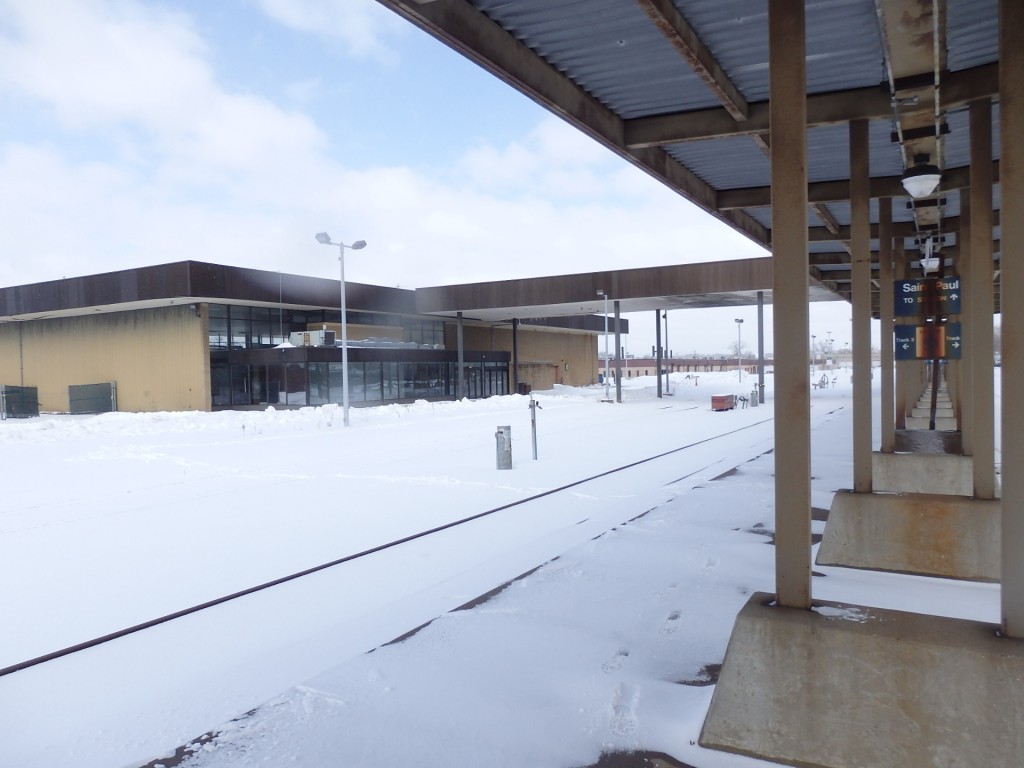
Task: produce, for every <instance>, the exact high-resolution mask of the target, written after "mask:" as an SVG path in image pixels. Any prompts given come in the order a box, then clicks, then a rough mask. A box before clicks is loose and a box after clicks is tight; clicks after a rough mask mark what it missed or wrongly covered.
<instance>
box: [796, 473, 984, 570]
mask: <svg viewBox="0 0 1024 768" xmlns="http://www.w3.org/2000/svg"><path fill="white" fill-rule="evenodd" d="M1001 507H1002V505H1001V503H1000V502H998V501H985V500H982V499H971V498H967V497H964V496H941V495H935V494H881V493H854V492H853V491H839V492H837V493H836V495H835V497H834V498H833V499H832V508H831V510H829V514H828V524H827V525H826V526H825V534H824V536H823V537H822V540H821V546H820V547H819V549H818V557H817V559H816V560H815V562H816V563H817V564H818V565H838V566H844V567H848V568H869V569H872V570H878V571H897V572H899V573H913V574H917V575H920V576H939V577H943V578H950V579H967V580H971V581H999V578H1000V561H1001V557H1000V547H999V528H1000V513H1001Z"/></svg>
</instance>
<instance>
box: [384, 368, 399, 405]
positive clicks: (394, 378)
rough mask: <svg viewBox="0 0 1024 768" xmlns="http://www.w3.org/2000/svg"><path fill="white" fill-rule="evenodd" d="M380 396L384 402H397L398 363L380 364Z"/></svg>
mask: <svg viewBox="0 0 1024 768" xmlns="http://www.w3.org/2000/svg"><path fill="white" fill-rule="evenodd" d="M381 368H382V383H381V387H382V394H383V398H382V399H384V400H397V399H398V398H399V392H400V391H401V387H400V386H399V379H398V375H399V369H398V363H382V364H381Z"/></svg>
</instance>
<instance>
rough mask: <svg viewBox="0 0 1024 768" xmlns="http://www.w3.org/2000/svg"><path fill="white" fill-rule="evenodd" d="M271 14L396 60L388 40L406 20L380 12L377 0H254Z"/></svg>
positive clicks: (358, 50) (361, 53)
mask: <svg viewBox="0 0 1024 768" xmlns="http://www.w3.org/2000/svg"><path fill="white" fill-rule="evenodd" d="M255 2H256V4H257V5H258V6H259V7H260V8H261V9H262V11H263V12H264V13H265V14H266V15H267V16H269V17H270V18H272V19H274V20H275V21H277V22H278V23H279V24H283V25H284V26H286V27H289V28H291V29H295V30H298V31H300V32H308V33H311V34H315V35H321V36H324V37H327V38H330V39H334V40H339V41H341V42H342V44H343V45H344V46H345V49H346V51H347V52H348V53H349V54H350V55H352V56H357V57H360V58H369V59H374V60H376V61H379V62H381V63H384V64H393V63H394V62H395V60H396V58H397V53H396V52H395V50H394V49H393V48H391V46H390V45H388V44H387V43H386V42H385V37H389V36H393V35H394V34H395V33H396V32H397V31H398V30H402V31H404V30H405V28H406V26H407V25H406V24H405V23H404V22H402V21H401V20H400V19H399V18H398V17H397V16H394V15H393V14H381V13H380V12H379V10H378V9H377V8H376V7H375V6H376V5H377V3H376V2H375V0H341V1H340V2H339V0H255Z"/></svg>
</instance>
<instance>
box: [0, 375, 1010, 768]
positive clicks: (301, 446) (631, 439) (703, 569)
mask: <svg viewBox="0 0 1024 768" xmlns="http://www.w3.org/2000/svg"><path fill="white" fill-rule="evenodd" d="M999 370H1000V369H996V384H995V386H996V389H995V393H996V407H997V409H998V407H999V399H998V393H999V391H1000V390H999V379H998V372H999ZM880 378H881V377H879V376H876V377H875V378H874V380H873V389H874V396H875V398H876V399H875V402H874V412H875V413H876V414H877V413H878V400H877V398H878V396H879V386H880V385H879V380H880ZM772 379H773V377H771V376H768V377H767V379H766V384H767V387H766V402H765V404H764V405H763V406H758V407H756V408H754V407H748V408H737V409H735V410H731V411H722V412H716V411H712V410H711V408H710V405H711V402H710V401H711V396H712V394H721V393H732V394H742V393H743V392H744V391H745V390H746V388H747V386H748V383H747V380H746V379H745V380H744V382H742V383H741V382H738V381H737V380H736V379H735V378H734V376H733V374H732V372H725V373H713V374H702V375H701V377H700V378H699V380H697V381H695V380H694V379H693V378H692V377H691V378H689V379H688V378H686V376H685V374H682V373H678V374H674V375H673V382H672V392H673V394H672V396H670V397H663V398H660V399H659V398H657V397H655V382H654V379H653V378H651V377H633V378H631V379H628V380H626V381H624V382H623V385H624V386H623V390H624V391H623V403H621V404H608V403H602V402H600V401H601V399H602V398H603V396H604V388H603V387H600V386H592V387H583V388H569V387H557V388H555V389H554V390H551V391H546V392H539V393H536V399H537V402H538V403H540V405H541V408H540V410H538V411H536V412H535V415H536V418H537V455H538V458H537V459H536V460H534V459H533V458H532V450H531V449H532V445H531V439H530V418H531V410H530V408H528V407H527V404H528V398H526V397H524V396H520V395H509V396H504V397H494V398H488V399H486V400H476V401H468V400H465V401H460V402H443V403H427V402H423V401H421V402H418V403H410V404H406V405H387V406H380V407H373V408H356V409H353V411H352V414H351V416H352V419H351V422H352V425H351V427H349V428H344V427H342V425H341V424H342V419H341V412H340V409H339V408H338V406H336V405H327V406H322V407H318V408H302V409H295V410H276V409H274V408H267V409H265V410H263V411H222V412H217V413H203V412H190V413H184V412H180V413H108V414H102V415H96V416H70V415H60V414H44V415H43V416H41V417H39V418H33V419H8V420H6V421H0V465H2V466H3V467H4V469H5V472H6V473H7V475H8V476H9V477H12V478H18V482H13V483H8V484H7V487H5V491H4V504H3V505H2V507H0V584H2V585H4V588H2V589H0V615H2V616H3V617H4V620H5V627H10V628H13V629H14V631H5V632H0V670H2V669H5V668H7V667H10V666H13V665H17V664H19V663H20V662H23V661H27V660H30V659H34V658H37V657H39V656H42V655H44V654H47V653H51V652H54V651H57V650H60V649H63V648H66V647H68V646H71V645H73V644H76V643H81V642H84V641H87V640H90V639H92V638H96V637H100V636H102V635H105V634H107V633H111V632H114V631H116V630H118V629H120V628H122V627H129V626H133V625H135V624H138V623H141V622H144V621H147V620H150V619H155V618H157V617H160V616H164V615H167V614H170V613H172V612H175V611H179V610H182V609H185V608H187V607H189V606H194V605H197V604H200V603H203V602H205V601H209V600H213V599H215V598H218V597H221V596H224V595H229V594H232V593H235V592H238V591H241V590H244V589H246V588H249V587H252V586H255V585H258V584H263V583H267V582H269V581H271V580H274V579H277V578H280V577H283V576H286V575H288V574H293V573H296V572H299V571H302V570H305V569H307V568H312V567H315V566H318V565H321V564H324V563H329V562H332V561H334V560H337V559H339V558H342V557H346V556H348V555H351V554H353V553H358V552H361V551H367V550H370V549H371V548H375V547H377V546H379V545H381V544H384V543H386V542H391V541H394V540H396V539H399V538H401V537H404V536H409V535H411V534H414V533H418V532H421V531H425V530H429V529H431V528H435V527H440V526H442V525H445V524H447V523H449V522H452V521H456V520H463V519H466V518H469V517H472V516H475V515H477V514H479V513H481V512H484V511H486V510H497V511H495V512H494V513H493V514H490V515H487V516H486V517H480V518H477V519H475V520H472V521H470V522H466V523H464V524H461V525H458V526H454V527H451V528H447V529H445V530H443V531H438V532H437V533H435V534H431V535H429V536H425V537H421V538H418V539H415V540H410V541H408V542H405V543H403V544H401V545H399V546H395V547H392V548H389V549H385V550H380V551H377V552H375V553H373V554H372V555H368V556H365V557H361V558H359V559H356V560H351V561H349V562H346V563H343V564H339V565H337V566H335V567H331V568H328V569H324V570H320V571H318V572H316V573H315V574H311V575H309V576H306V577H302V578H299V579H295V580H292V581H289V582H286V583H283V584H280V585H278V586H275V587H272V588H269V589H266V590H263V591H260V592H256V593H253V594H250V595H247V596H245V597H244V598H241V599H238V600H233V601H230V602H227V603H223V604H221V605H219V606H217V607H214V608H210V609H208V610H203V611H200V612H196V613H192V614H190V615H188V616H185V617H182V618H179V619H176V620H173V621H169V622H166V623H163V624H159V625H157V626H155V627H152V628H150V629H146V630H144V631H140V632H137V633H134V634H132V635H129V636H127V637H124V638H121V639H118V640H115V641H112V642H108V643H104V644H101V645H98V646H95V647H92V648H89V649H87V650H84V651H81V652H77V653H74V654H71V655H68V656H64V657H61V658H59V659H56V660H52V661H48V662H44V663H41V664H38V665H35V666H32V667H29V668H27V669H22V670H19V671H15V672H12V673H10V674H0V745H2V750H0V764H2V765H3V766H4V768H39V767H40V766H75V768H110V766H138V765H142V764H144V763H147V762H148V761H150V760H154V758H157V757H158V756H166V755H169V754H171V753H172V752H173V751H174V750H175V748H176V747H179V746H181V745H184V744H186V743H187V742H189V741H190V740H192V739H195V738H196V737H198V736H200V735H201V734H204V733H207V732H209V731H211V730H215V731H219V732H220V735H219V736H218V737H217V739H215V740H213V742H211V743H207V744H205V745H204V746H202V747H200V748H197V749H196V750H194V751H195V752H196V754H195V755H194V756H193V758H192V759H191V760H189V761H188V762H186V763H184V764H183V768H186V766H187V768H200V767H201V768H218V767H219V766H238V765H256V764H260V765H273V766H282V765H288V766H309V768H322V766H325V765H344V766H361V767H365V768H370V767H371V766H372V767H376V766H380V767H381V768H385V767H387V768H393V766H398V765H416V766H420V767H422V768H433V767H434V766H436V767H437V768H449V767H450V766H470V765H472V766H477V765H486V766H489V767H490V768H505V767H506V766H508V768H521V767H522V766H531V767H532V768H547V767H548V766H551V767H552V768H553V767H554V766H584V765H593V764H594V763H596V762H597V760H598V757H599V755H600V753H601V752H609V751H613V750H629V749H641V750H653V751H660V752H665V753H668V754H670V755H672V756H673V757H675V758H676V759H677V760H679V761H681V762H683V763H686V764H687V765H693V766H697V768H738V766H743V767H744V768H748V767H749V768H754V766H763V765H764V764H763V763H759V762H755V761H752V760H747V759H743V758H737V757H736V756H732V755H723V754H720V753H715V752H711V751H709V750H704V749H701V748H700V747H699V746H697V745H696V743H695V742H696V739H697V734H698V732H699V730H700V727H701V723H702V721H703V718H704V714H705V713H706V711H707V707H708V703H709V701H710V698H711V694H712V691H713V687H712V686H710V685H708V684H709V683H711V682H712V677H711V673H710V670H709V665H715V664H719V663H721V662H722V660H723V658H724V654H725V651H726V644H727V643H728V640H729V636H730V633H731V631H732V627H733V623H734V620H735V616H736V613H737V612H738V611H739V610H740V608H741V607H742V606H743V605H744V604H745V603H746V601H747V600H748V599H749V598H750V595H751V594H752V593H754V592H758V591H761V592H772V591H774V552H775V550H774V547H772V546H769V543H770V541H771V533H772V531H773V529H774V524H773V519H774V518H773V514H774V513H773V506H774V490H773V489H774V454H773V453H772V447H773V445H774V434H775V428H776V424H775V422H774V419H773V415H774V413H773V411H774V402H775V400H774V394H775V393H774V390H773V381H772ZM810 403H811V409H810V420H811V424H812V430H811V434H810V440H811V448H812V451H811V456H812V464H813V466H812V473H811V499H810V501H811V504H812V505H813V506H814V507H816V508H818V509H821V510H827V509H829V507H830V506H831V501H832V497H833V494H834V492H835V491H836V490H837V489H839V488H849V487H850V484H851V482H852V461H851V458H850V457H851V451H852V444H853V438H852V432H853V420H852V417H851V411H852V408H851V403H852V385H851V384H850V382H849V377H848V376H845V375H843V376H837V377H836V383H835V385H834V386H833V387H829V388H826V389H814V390H812V391H811V393H810ZM997 413H998V411H997ZM499 424H500V425H508V426H510V427H511V435H512V468H511V469H510V470H498V469H497V468H496V456H495V442H496V441H495V437H494V435H495V425H499ZM996 424H997V425H998V424H999V420H998V416H997V418H996ZM875 425H876V429H875V435H874V442H873V444H874V445H875V446H877V445H878V439H879V433H878V429H877V425H878V421H877V419H876V421H875ZM997 441H998V431H997ZM997 444H998V443H997ZM998 456H999V454H997V459H998ZM655 457H657V458H655ZM55 477H56V478H60V482H53V481H52V480H53V478H55ZM824 526H825V524H824V523H823V522H821V521H818V520H815V521H814V522H813V523H812V529H813V532H814V533H816V534H820V533H822V532H823V530H824ZM535 568H536V569H537V570H536V571H534V569H535ZM814 571H815V578H814V579H813V586H812V588H813V595H814V599H815V601H822V600H829V601H837V602H839V603H842V604H844V605H846V606H848V608H847V609H844V610H843V611H841V612H839V613H835V612H833V613H831V614H830V615H826V614H823V615H826V616H827V620H837V621H839V620H855V621H865V620H872V619H871V618H870V614H869V609H864V608H856V607H854V606H873V607H876V608H888V609H898V610H906V611H912V612H915V613H929V614H934V615H939V616H952V617H960V618H967V619H973V620H976V621H983V622H986V623H989V624H997V623H998V621H999V586H998V584H993V583H977V582H969V581H956V580H949V579H931V578H924V577H919V576H911V575H906V574H893V573H881V572H872V571H867V570H862V569H851V568H838V567H829V566H822V565H815V566H814ZM520 577H521V578H520ZM505 584H507V588H506V589H504V590H503V591H501V590H497V591H499V592H500V594H493V593H492V592H493V591H495V590H496V588H499V587H501V585H505ZM489 593H490V599H487V600H483V601H477V600H476V598H478V597H479V596H481V595H488V594H489ZM473 602H478V603H479V604H478V605H477V606H476V607H475V608H473V609H471V610H469V609H467V610H461V609H460V607H462V606H466V605H467V604H469V603H473ZM819 610H820V611H825V610H829V609H828V608H819ZM428 624H429V626H424V625H428ZM420 627H422V631H417V632H412V634H411V636H409V637H407V638H406V639H404V640H402V641H401V642H391V641H392V640H394V639H395V638H399V637H402V636H405V635H407V634H408V633H410V632H411V631H413V630H416V629H417V628H420ZM371 651H372V652H371ZM835 663H837V664H838V663H842V662H841V661H840V660H836V661H835ZM862 671H863V670H862V668H860V669H857V670H850V671H847V672H844V673H842V674H839V677H841V678H842V677H843V675H845V676H846V677H845V678H844V679H852V678H853V677H856V676H857V675H858V674H860V673H861V672H862ZM680 683H685V684H680ZM980 698H983V697H979V699H980ZM995 700H997V699H993V701H995ZM243 713H248V714H243ZM980 716H981V717H982V718H984V715H980ZM236 718H238V719H236ZM993 719H995V718H993ZM167 762H168V761H162V760H156V763H158V764H159V763H163V764H166V763H167ZM883 762H884V759H883V760H880V761H879V762H878V763H877V764H882V763H883ZM968 762H969V761H968ZM1011 762H1012V761H1011ZM975 764H977V763H975Z"/></svg>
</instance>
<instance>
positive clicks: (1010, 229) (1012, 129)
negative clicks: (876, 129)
mask: <svg viewBox="0 0 1024 768" xmlns="http://www.w3.org/2000/svg"><path fill="white" fill-rule="evenodd" d="M1021 29H1024V3H1021V2H1018V0H1000V3H999V51H1000V56H1001V60H1000V62H999V123H1000V124H999V136H1000V158H999V183H1000V186H1001V190H1000V191H1001V193H1002V209H1003V210H1005V211H1009V212H1011V213H1010V215H1007V216H1003V217H1002V219H1001V225H1002V259H1001V260H1000V263H1001V265H1002V274H1001V285H1002V294H1001V296H1002V301H1001V302H1000V309H1001V310H1002V314H1003V324H1002V340H1003V349H1002V358H1003V361H1002V369H1003V370H1002V379H1003V380H1002V401H1003V407H1002V409H1001V410H1002V452H1003V466H1004V467H1009V468H1010V470H1011V471H1009V472H1004V473H1003V501H1002V508H1003V530H1002V614H1003V619H1002V625H1003V633H1004V634H1006V635H1010V636H1011V637H1019V638H1024V557H1021V552H1024V472H1021V471H1020V468H1021V467H1024V411H1022V409H1020V408H1015V407H1014V405H1013V404H1014V400H1015V398H1017V397H1019V396H1020V393H1019V391H1018V390H1019V388H1020V383H1021V382H1022V381H1024V302H1022V301H1021V300H1020V298H1021V297H1022V296H1024V216H1021V215H1020V214H1021V211H1024V140H1022V137H1024V77H1021V72H1024V46H1022V45H1021V44H1020V30H1021ZM972 134H973V131H972ZM972 137H973V136H972ZM990 167H991V166H990ZM972 183H973V180H972ZM991 289H992V287H991V286H989V290H990V291H991ZM1008 297H1009V298H1010V299H1012V300H1010V301H1007V300H1006V299H1007V298H1008ZM975 394H976V395H977V394H978V392H977V390H975Z"/></svg>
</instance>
